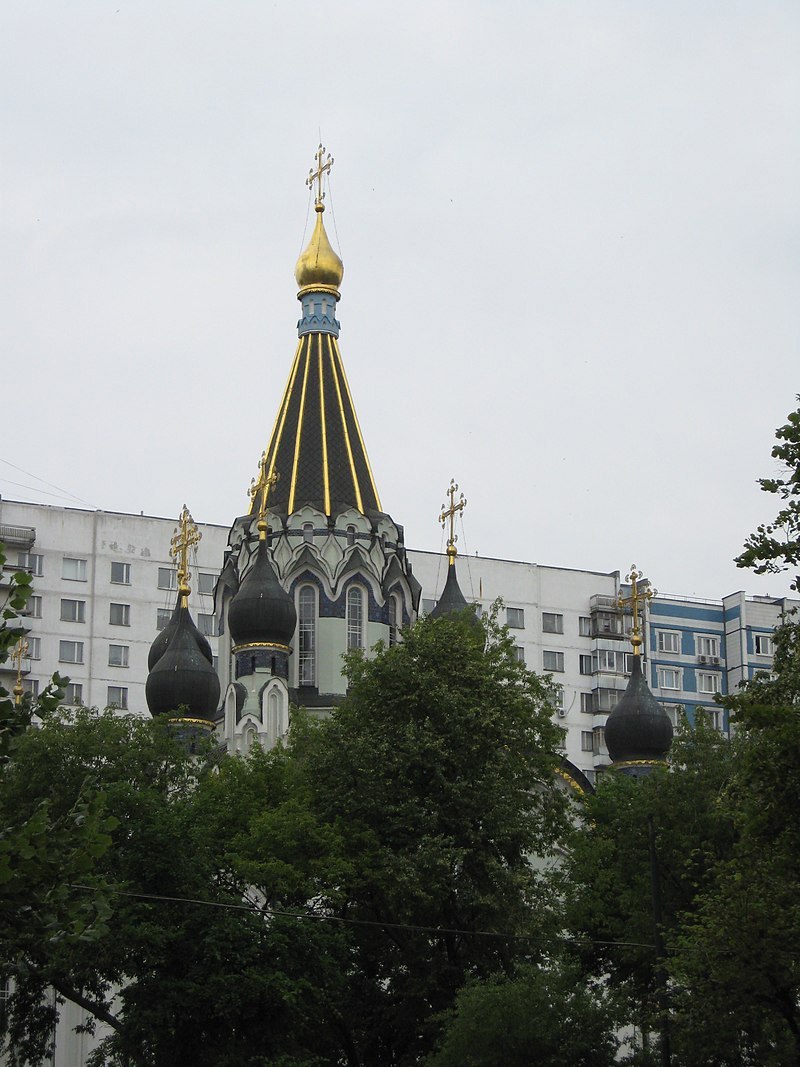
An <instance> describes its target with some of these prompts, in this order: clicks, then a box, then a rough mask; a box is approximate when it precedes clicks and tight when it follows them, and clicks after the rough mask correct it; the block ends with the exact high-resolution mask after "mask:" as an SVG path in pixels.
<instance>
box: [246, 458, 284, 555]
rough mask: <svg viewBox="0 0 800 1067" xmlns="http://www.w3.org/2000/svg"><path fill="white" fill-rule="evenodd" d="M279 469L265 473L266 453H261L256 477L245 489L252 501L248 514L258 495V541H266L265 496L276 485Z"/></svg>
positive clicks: (251, 511)
mask: <svg viewBox="0 0 800 1067" xmlns="http://www.w3.org/2000/svg"><path fill="white" fill-rule="evenodd" d="M280 477H281V475H280V471H272V473H271V474H267V453H266V452H262V453H261V459H260V460H259V461H258V478H253V479H252V480H251V482H250V488H249V489H248V490H247V492H248V495H249V497H250V500H251V501H252V503H251V504H250V514H251V515H252V514H253V511H254V510H256V500H258V498H259V497H260V498H261V499H260V502H259V505H258V510H257V514H258V523H257V524H256V525H257V527H258V539H259V541H266V539H267V497H268V496H269V491H270V489H272V488H273V486H275V485H277V484H278V482H279V481H280Z"/></svg>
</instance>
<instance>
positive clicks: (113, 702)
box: [106, 685, 128, 711]
mask: <svg viewBox="0 0 800 1067" xmlns="http://www.w3.org/2000/svg"><path fill="white" fill-rule="evenodd" d="M106 703H107V705H108V707H109V708H119V710H120V711H127V710H128V688H127V686H124V685H110V686H109V687H108V699H107V700H106Z"/></svg>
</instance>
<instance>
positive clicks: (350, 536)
mask: <svg viewBox="0 0 800 1067" xmlns="http://www.w3.org/2000/svg"><path fill="white" fill-rule="evenodd" d="M355 543H356V528H355V526H348V527H347V547H348V548H352V547H353V545H354V544H355Z"/></svg>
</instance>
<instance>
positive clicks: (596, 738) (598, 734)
mask: <svg viewBox="0 0 800 1067" xmlns="http://www.w3.org/2000/svg"><path fill="white" fill-rule="evenodd" d="M605 743H606V732H605V730H604V729H603V727H602V726H595V728H594V729H593V730H592V752H593V753H594V754H595V756H599V755H600V753H601V752H602V751H603V749H604V747H605Z"/></svg>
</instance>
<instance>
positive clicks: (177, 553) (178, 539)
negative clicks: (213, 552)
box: [169, 504, 203, 607]
mask: <svg viewBox="0 0 800 1067" xmlns="http://www.w3.org/2000/svg"><path fill="white" fill-rule="evenodd" d="M202 536H203V535H202V534H201V533H200V531H199V530H198V529H197V527H196V526H195V522H194V519H193V518H192V516H191V512H190V511H189V509H188V508H187V507H186V505H185V504H184V505H183V511H182V512H181V514H180V518H179V519H178V525H177V526H176V527H175V532H174V533H173V535H172V540H171V541H170V543H169V554H170V555H171V556H172V558H173V559H174V560H175V562H176V564H177V566H178V592H179V593H180V595H181V603H182V606H183V607H186V606H187V604H188V600H189V593H191V589H190V587H189V549H190V548H192V547H193V546H194V545H196V544H197V543H198V542H199V541H200V539H201V537H202Z"/></svg>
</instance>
